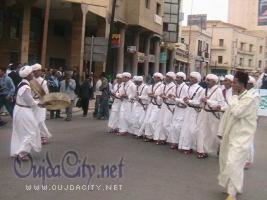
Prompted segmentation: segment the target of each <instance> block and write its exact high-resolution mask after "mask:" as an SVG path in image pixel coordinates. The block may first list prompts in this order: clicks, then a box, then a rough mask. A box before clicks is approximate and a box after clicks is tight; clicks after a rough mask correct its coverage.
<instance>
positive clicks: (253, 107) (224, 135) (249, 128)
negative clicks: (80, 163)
mask: <svg viewBox="0 0 267 200" xmlns="http://www.w3.org/2000/svg"><path fill="white" fill-rule="evenodd" d="M248 80H249V76H248V74H247V73H245V72H240V71H237V72H236V74H235V76H234V81H233V90H234V92H235V93H236V94H237V95H238V96H237V99H236V101H233V102H232V103H231V104H230V105H229V107H228V109H227V110H226V112H225V114H224V115H223V117H222V119H221V122H220V126H219V131H218V136H219V138H221V139H222V141H221V147H220V156H219V164H220V173H219V176H218V180H219V184H220V185H221V186H222V187H224V188H225V189H226V190H227V193H228V197H227V199H226V200H235V199H236V195H237V193H242V189H243V183H244V167H245V165H246V162H247V157H248V154H249V151H250V148H251V145H252V143H253V139H254V135H255V132H256V127H257V109H258V108H257V103H256V100H255V98H254V97H253V96H252V95H251V93H250V92H248V91H247V89H246V87H247V84H248Z"/></svg>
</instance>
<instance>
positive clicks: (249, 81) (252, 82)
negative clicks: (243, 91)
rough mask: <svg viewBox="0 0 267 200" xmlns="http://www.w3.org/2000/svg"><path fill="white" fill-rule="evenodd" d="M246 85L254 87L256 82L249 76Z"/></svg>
mask: <svg viewBox="0 0 267 200" xmlns="http://www.w3.org/2000/svg"><path fill="white" fill-rule="evenodd" d="M248 83H250V84H253V85H254V86H255V85H256V80H255V78H253V77H252V76H249V80H248Z"/></svg>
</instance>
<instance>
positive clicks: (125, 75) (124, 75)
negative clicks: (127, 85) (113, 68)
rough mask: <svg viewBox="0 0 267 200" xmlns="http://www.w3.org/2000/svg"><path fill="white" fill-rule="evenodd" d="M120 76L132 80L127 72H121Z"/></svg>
mask: <svg viewBox="0 0 267 200" xmlns="http://www.w3.org/2000/svg"><path fill="white" fill-rule="evenodd" d="M122 76H123V77H127V78H132V74H130V73H129V72H123V73H122Z"/></svg>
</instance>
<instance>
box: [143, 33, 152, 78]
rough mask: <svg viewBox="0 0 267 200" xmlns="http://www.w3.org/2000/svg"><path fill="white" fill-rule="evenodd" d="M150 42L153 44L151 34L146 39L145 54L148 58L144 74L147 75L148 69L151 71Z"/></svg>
mask: <svg viewBox="0 0 267 200" xmlns="http://www.w3.org/2000/svg"><path fill="white" fill-rule="evenodd" d="M150 44H151V36H148V37H147V39H146V46H145V56H146V60H145V63H144V75H145V77H148V71H149V60H148V57H149V54H150Z"/></svg>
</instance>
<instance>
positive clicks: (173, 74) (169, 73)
mask: <svg viewBox="0 0 267 200" xmlns="http://www.w3.org/2000/svg"><path fill="white" fill-rule="evenodd" d="M166 76H168V77H170V78H172V79H173V80H174V79H175V78H176V74H175V73H174V72H168V73H167V74H166Z"/></svg>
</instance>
